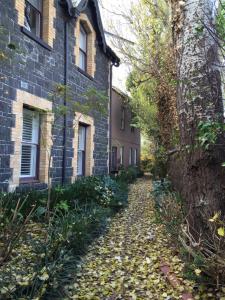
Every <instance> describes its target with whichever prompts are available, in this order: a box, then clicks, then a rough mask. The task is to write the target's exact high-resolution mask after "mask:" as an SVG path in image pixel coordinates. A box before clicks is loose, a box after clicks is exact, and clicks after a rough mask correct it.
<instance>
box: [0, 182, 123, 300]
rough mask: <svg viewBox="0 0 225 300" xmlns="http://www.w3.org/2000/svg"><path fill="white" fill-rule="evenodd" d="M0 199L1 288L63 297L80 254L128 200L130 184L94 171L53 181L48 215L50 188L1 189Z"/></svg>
mask: <svg viewBox="0 0 225 300" xmlns="http://www.w3.org/2000/svg"><path fill="white" fill-rule="evenodd" d="M0 200H1V201H0V221H1V222H0V224H1V235H0V257H1V258H3V259H2V260H1V261H0V265H1V276H0V294H1V295H2V296H3V295H4V297H5V298H7V299H17V298H18V297H28V298H31V299H34V298H35V299H40V298H42V297H48V296H49V295H51V297H52V296H54V297H56V298H57V297H60V298H61V297H63V296H65V291H64V285H65V283H68V282H69V281H71V279H72V278H73V277H74V276H75V272H76V264H77V263H78V260H79V256H80V255H83V254H84V252H85V251H86V249H87V246H88V245H89V244H90V242H91V241H92V240H93V238H95V237H96V236H98V235H99V234H101V232H102V230H103V229H104V228H106V226H107V223H108V220H109V218H110V217H111V216H112V215H113V214H115V213H116V212H117V211H118V210H120V209H121V208H123V207H124V206H126V204H127V185H126V184H123V183H122V182H117V181H115V180H113V179H112V178H110V177H107V176H104V177H94V176H93V177H88V178H80V179H78V180H77V181H76V182H75V183H74V184H72V185H68V186H64V187H61V186H58V187H53V188H52V193H51V202H50V203H51V206H50V218H49V219H48V220H46V219H44V218H43V217H44V215H45V213H46V202H47V201H48V191H42V192H35V191H30V192H29V193H27V194H25V193H24V194H17V193H12V194H1V195H0ZM44 221H45V222H44Z"/></svg>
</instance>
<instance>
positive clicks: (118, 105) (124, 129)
mask: <svg viewBox="0 0 225 300" xmlns="http://www.w3.org/2000/svg"><path fill="white" fill-rule="evenodd" d="M132 118H133V114H132V111H131V108H130V106H129V98H128V96H127V95H126V94H124V93H123V92H122V91H120V90H119V89H118V88H116V87H113V88H112V102H111V123H110V124H111V172H117V171H118V169H119V168H120V167H122V166H123V167H124V168H128V167H129V166H138V165H139V162H140V140H141V138H140V129H138V128H135V127H134V126H132V122H133V120H132Z"/></svg>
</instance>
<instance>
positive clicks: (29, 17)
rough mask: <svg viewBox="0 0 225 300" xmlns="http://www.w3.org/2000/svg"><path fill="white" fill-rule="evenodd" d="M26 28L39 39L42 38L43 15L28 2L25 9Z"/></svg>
mask: <svg viewBox="0 0 225 300" xmlns="http://www.w3.org/2000/svg"><path fill="white" fill-rule="evenodd" d="M24 26H25V27H26V29H27V30H29V31H30V32H32V33H33V34H35V35H36V36H37V37H40V36H41V14H40V12H39V11H38V10H37V9H35V8H34V7H33V6H31V5H30V4H29V3H28V2H26V7H25V22H24Z"/></svg>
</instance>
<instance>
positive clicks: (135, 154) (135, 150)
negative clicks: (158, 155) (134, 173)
mask: <svg viewBox="0 0 225 300" xmlns="http://www.w3.org/2000/svg"><path fill="white" fill-rule="evenodd" d="M134 165H135V166H136V165H137V149H134Z"/></svg>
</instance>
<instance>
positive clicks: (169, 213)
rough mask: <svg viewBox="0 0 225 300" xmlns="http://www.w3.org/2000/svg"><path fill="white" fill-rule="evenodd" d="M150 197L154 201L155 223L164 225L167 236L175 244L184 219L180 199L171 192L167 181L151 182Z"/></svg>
mask: <svg viewBox="0 0 225 300" xmlns="http://www.w3.org/2000/svg"><path fill="white" fill-rule="evenodd" d="M152 195H153V198H154V200H155V209H156V221H157V222H159V223H162V224H164V225H165V228H166V230H167V232H168V233H169V235H170V236H171V237H172V239H174V240H175V241H176V242H177V241H178V240H177V234H178V233H179V232H180V230H181V225H182V223H183V221H184V218H185V216H184V208H183V202H182V199H181V197H180V196H179V195H178V194H176V193H175V192H173V190H172V187H171V183H170V181H168V180H167V179H164V180H160V181H154V182H153V190H152Z"/></svg>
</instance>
